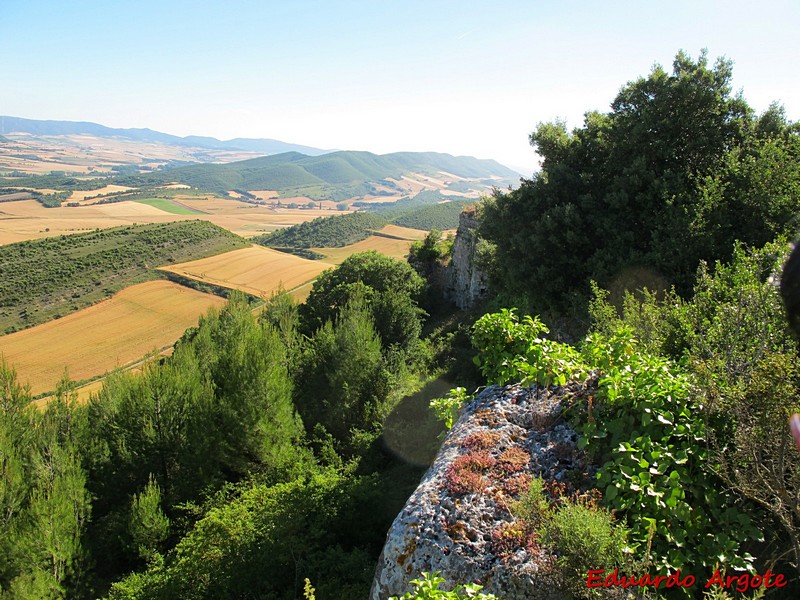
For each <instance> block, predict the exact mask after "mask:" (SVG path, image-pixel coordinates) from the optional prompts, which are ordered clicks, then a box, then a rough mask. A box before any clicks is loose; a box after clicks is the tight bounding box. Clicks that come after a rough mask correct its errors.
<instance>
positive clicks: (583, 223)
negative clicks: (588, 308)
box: [483, 53, 800, 315]
mask: <svg viewBox="0 0 800 600" xmlns="http://www.w3.org/2000/svg"><path fill="white" fill-rule="evenodd" d="M731 77H732V63H731V62H730V61H726V60H722V59H721V60H718V61H717V62H716V64H715V65H714V66H713V67H710V66H709V65H708V62H707V57H706V54H705V53H703V54H701V56H700V57H699V59H698V60H696V61H695V60H692V59H691V58H690V57H689V56H687V55H686V54H684V53H680V54H678V56H677V57H676V58H675V62H674V64H673V71H672V73H671V74H670V73H667V72H666V71H664V70H663V69H662V68H661V67H655V68H654V69H653V71H652V72H651V73H650V74H649V76H648V77H646V78H640V79H638V80H636V81H633V82H630V83H628V84H627V85H625V86H624V87H623V88H622V90H621V91H620V92H619V94H618V95H617V97H616V99H615V100H614V101H613V103H612V105H611V108H612V110H611V112H609V113H606V114H601V113H598V112H590V113H587V115H586V118H585V122H584V125H583V127H581V128H576V129H575V130H574V131H572V132H571V133H570V132H567V130H566V127H565V125H564V123H562V122H554V123H543V124H540V125H539V126H538V127H537V129H536V130H535V131H534V132H533V133H532V134H531V143H532V144H533V146H534V147H535V148H536V150H537V152H538V153H539V155H540V156H541V157H542V163H541V164H542V170H541V172H540V173H538V174H537V175H535V176H534V177H533V178H532V179H530V180H524V181H523V183H522V185H520V187H519V188H518V189H516V190H514V191H511V192H508V193H501V192H497V193H496V194H495V196H494V198H493V199H492V200H491V201H489V202H487V203H486V205H485V207H484V212H485V215H484V224H483V235H484V237H485V238H486V239H487V240H489V241H490V242H492V243H493V244H494V245H495V248H496V254H495V260H494V262H493V263H492V267H493V268H492V272H493V276H494V281H495V285H496V286H498V287H497V289H498V291H503V292H505V293H508V294H512V295H516V296H517V297H520V296H521V297H523V298H524V299H525V300H526V301H527V302H528V303H529V305H530V306H531V307H535V311H536V312H540V313H541V312H543V311H546V310H550V309H553V310H556V311H562V312H563V311H565V310H566V311H572V313H573V315H577V314H579V312H580V311H581V310H584V309H585V304H586V301H587V299H588V296H589V287H588V281H589V279H594V280H596V281H598V282H599V283H600V284H601V285H602V286H603V287H607V288H610V289H612V290H616V289H622V290H624V289H636V288H638V287H642V286H645V285H646V286H648V287H650V288H651V289H667V288H669V286H670V285H672V284H674V285H675V286H676V288H677V290H678V292H679V293H681V294H687V293H689V292H690V291H691V287H692V284H693V281H694V275H695V271H696V269H697V265H698V263H699V261H700V260H706V261H708V262H712V261H713V260H717V259H723V260H724V259H727V258H729V257H730V256H731V252H732V248H733V242H734V241H735V240H739V241H742V242H745V243H748V244H754V245H757V246H760V245H763V244H764V243H766V242H768V241H770V240H772V239H773V238H774V237H775V236H776V235H778V234H779V233H783V232H785V231H786V230H787V228H788V227H791V226H793V225H794V224H795V215H796V214H797V212H798V210H800V203H799V202H800V200H799V199H800V135H798V133H800V128H798V126H797V125H794V124H791V123H788V122H787V121H786V119H785V117H784V114H783V111H782V110H781V109H780V108H778V107H777V106H772V107H771V108H770V109H768V110H767V111H766V112H765V113H764V114H763V115H761V116H756V115H754V114H753V111H752V109H751V108H750V107H749V106H748V105H747V103H746V102H745V101H744V99H743V98H742V97H741V96H739V95H734V94H733V93H732V90H731ZM676 115H680V117H679V118H678V117H676Z"/></svg>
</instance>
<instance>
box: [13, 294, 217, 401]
mask: <svg viewBox="0 0 800 600" xmlns="http://www.w3.org/2000/svg"><path fill="white" fill-rule="evenodd" d="M224 302H225V301H224V300H223V299H222V298H219V297H217V296H212V295H210V294H204V293H201V292H198V291H196V290H192V289H189V288H186V287H183V286H180V285H177V284H175V283H172V282H169V281H160V280H159V281H148V282H146V283H140V284H137V285H133V286H131V287H129V288H126V289H124V290H122V291H121V292H119V293H117V294H116V295H114V296H113V297H112V298H110V299H108V300H104V301H102V302H99V303H97V304H95V305H94V306H90V307H89V308H85V309H83V310H79V311H77V312H74V313H71V314H69V315H67V316H65V317H62V318H61V319H57V320H55V321H49V322H47V323H44V324H42V325H38V326H37V327H32V328H31V329H26V330H24V331H19V332H17V333H12V334H9V335H4V336H2V337H0V354H2V355H4V356H5V359H6V361H8V362H9V363H10V364H12V365H14V367H15V368H16V369H17V374H18V376H19V380H20V381H21V382H23V383H26V382H27V383H30V386H31V392H32V393H33V394H40V393H42V392H46V391H49V390H52V389H54V388H55V385H56V383H57V382H58V380H59V379H60V378H61V376H62V374H63V372H64V368H65V367H66V368H67V369H68V371H69V376H70V378H72V379H73V380H76V381H79V380H83V379H89V378H91V377H95V376H97V375H102V374H103V373H106V372H107V371H110V370H112V369H115V368H116V367H121V366H125V365H128V364H130V363H132V362H135V361H138V360H140V359H141V358H142V357H143V356H144V355H146V354H147V353H148V352H150V351H151V350H153V349H157V350H160V349H162V348H164V347H166V346H170V345H172V344H173V343H174V342H175V340H177V339H178V338H179V337H180V336H181V335H182V334H183V332H184V331H185V330H186V329H187V328H188V327H191V326H192V325H194V324H195V323H196V322H197V319H198V317H199V316H200V315H202V314H204V313H205V312H206V311H207V310H208V309H209V308H211V307H212V306H215V307H219V306H222V305H223V304H224Z"/></svg>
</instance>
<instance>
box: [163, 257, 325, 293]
mask: <svg viewBox="0 0 800 600" xmlns="http://www.w3.org/2000/svg"><path fill="white" fill-rule="evenodd" d="M331 266H332V264H331V263H327V262H323V261H319V260H306V259H305V258H300V257H299V256H295V255H293V254H286V253H284V252H278V251H277V250H272V249H270V248H264V247H263V246H251V247H250V248H243V249H241V250H233V251H232V252H226V253H225V254H218V255H216V256H210V257H208V258H203V259H201V260H194V261H191V262H186V263H181V264H176V265H170V266H168V267H161V270H162V271H169V272H171V273H177V274H178V275H182V276H184V277H188V278H190V279H194V280H196V281H202V282H204V283H210V284H213V285H219V286H222V287H226V288H231V289H237V290H241V291H243V292H246V293H248V294H252V295H254V296H265V297H268V296H270V295H271V294H272V293H273V292H275V291H277V290H278V289H280V288H283V289H285V290H287V291H291V290H293V289H294V288H296V287H299V286H301V285H302V284H304V283H306V282H308V281H309V280H311V279H313V278H314V277H316V276H317V275H319V274H320V273H322V271H324V270H325V269H329V268H331Z"/></svg>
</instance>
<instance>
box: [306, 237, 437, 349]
mask: <svg viewBox="0 0 800 600" xmlns="http://www.w3.org/2000/svg"><path fill="white" fill-rule="evenodd" d="M423 286H424V281H423V279H422V278H421V277H420V276H419V275H418V274H417V272H416V271H414V269H413V268H412V267H411V266H410V265H409V264H408V263H407V262H405V261H401V260H395V259H393V258H389V257H388V256H385V255H383V254H380V253H378V252H375V251H374V250H370V251H368V252H360V253H358V254H353V255H352V256H350V257H348V258H347V259H346V260H345V261H344V262H343V263H342V264H341V265H339V266H338V267H337V268H336V269H331V270H329V271H325V272H324V273H323V274H322V275H320V276H319V277H318V278H317V280H316V281H315V282H314V287H313V288H312V290H311V294H309V296H308V299H307V300H306V302H305V303H304V304H302V305H301V306H300V316H301V319H302V322H303V325H304V330H305V333H306V334H308V335H310V334H312V333H313V332H314V331H316V330H317V329H318V328H319V327H322V326H323V325H324V324H325V322H326V321H329V320H335V319H336V317H337V315H338V314H339V311H340V310H341V309H342V308H343V307H344V306H346V305H347V303H348V302H349V301H350V300H351V299H352V298H354V297H356V296H359V297H360V298H361V299H362V301H363V302H364V304H365V306H366V307H367V309H368V310H369V311H370V312H371V314H372V317H373V322H374V326H375V329H376V331H377V333H378V335H379V336H380V340H381V343H382V345H383V348H384V349H387V350H388V349H389V348H390V347H392V346H394V347H398V348H400V349H402V350H410V349H411V348H412V347H413V345H414V344H415V343H416V342H417V341H418V340H419V335H420V333H421V331H422V316H423V314H424V312H423V311H422V310H421V309H420V308H419V307H418V305H417V299H418V298H419V295H420V293H421V292H422V288H423Z"/></svg>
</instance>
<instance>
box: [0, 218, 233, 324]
mask: <svg viewBox="0 0 800 600" xmlns="http://www.w3.org/2000/svg"><path fill="white" fill-rule="evenodd" d="M246 245H247V243H246V242H245V241H244V240H243V239H241V238H239V237H238V236H236V235H234V234H232V233H230V232H228V231H227V230H225V229H222V228H220V227H217V226H216V225H213V224H212V223H209V222H207V221H182V222H177V223H164V224H156V225H142V226H136V225H134V226H127V227H116V228H113V229H104V230H97V231H94V232H91V233H81V234H75V235H69V236H64V235H62V236H58V237H52V238H44V239H40V240H32V241H27V242H18V243H16V244H6V245H4V246H0V332H6V333H8V332H9V331H13V330H15V329H21V328H24V327H30V326H32V325H36V324H38V323H42V322H44V321H47V320H49V319H52V318H55V317H58V316H63V315H65V314H67V313H69V312H72V311H74V310H77V309H79V308H83V307H85V306H89V305H90V304H93V303H95V302H97V301H98V300H101V299H102V298H105V297H107V296H110V295H111V294H113V293H114V292H116V291H119V290H120V289H122V288H124V287H126V286H129V285H131V284H134V283H140V282H142V281H146V280H148V279H154V278H156V277H159V276H160V275H159V274H158V273H157V272H156V271H155V268H156V267H158V266H160V265H166V264H169V263H173V262H183V261H187V260H194V259H197V258H202V257H205V256H210V255H213V254H219V253H221V252H226V251H228V250H234V249H236V248H243V247H245V246H246Z"/></svg>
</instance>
